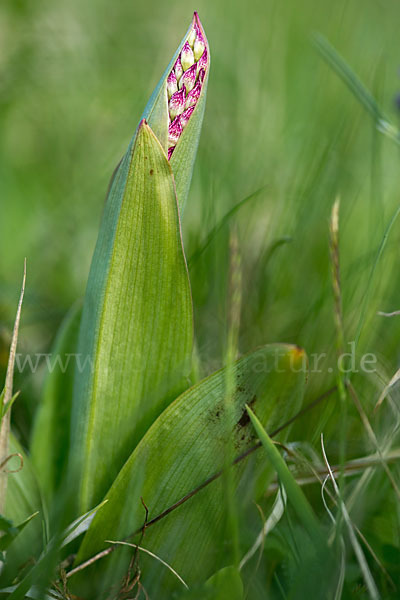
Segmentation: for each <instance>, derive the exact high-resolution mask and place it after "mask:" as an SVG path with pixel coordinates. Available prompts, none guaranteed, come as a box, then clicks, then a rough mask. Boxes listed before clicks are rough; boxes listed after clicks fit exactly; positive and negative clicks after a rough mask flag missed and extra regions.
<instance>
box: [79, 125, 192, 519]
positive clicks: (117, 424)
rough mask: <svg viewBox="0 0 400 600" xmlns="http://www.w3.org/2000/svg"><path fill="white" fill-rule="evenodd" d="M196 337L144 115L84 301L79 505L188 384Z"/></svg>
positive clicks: (166, 179) (99, 491) (156, 150)
mask: <svg viewBox="0 0 400 600" xmlns="http://www.w3.org/2000/svg"><path fill="white" fill-rule="evenodd" d="M192 344H193V314H192V300H191V292H190V284H189V279H188V273H187V267H186V261H185V256H184V252H183V247H182V240H181V231H180V221H179V214H178V205H177V199H176V193H175V184H174V178H173V174H172V171H171V167H170V164H169V163H168V160H167V157H166V155H165V152H164V150H163V148H162V146H161V144H160V142H159V141H158V139H157V138H156V137H155V135H154V133H153V132H152V130H151V128H150V127H149V126H148V125H147V124H146V122H145V121H142V122H141V125H140V126H139V128H138V131H137V134H136V137H135V139H134V140H133V141H132V143H131V145H130V147H129V149H128V151H127V153H126V155H125V156H124V158H123V160H122V161H121V163H120V165H119V167H118V169H117V171H116V174H115V176H114V178H113V181H112V184H111V187H110V191H109V195H108V198H107V201H106V206H105V210H104V215H103V219H102V224H101V228H100V233H99V237H98V241H97V245H96V249H95V253H94V257H93V261H92V266H91V270H90V275H89V281H88V286H87V292H86V298H85V302H84V309H83V316H82V324H81V332H80V342H79V349H78V353H79V356H80V359H81V368H80V369H77V370H76V386H75V393H74V402H73V415H72V461H71V477H72V478H73V480H74V481H75V482H76V483H77V484H78V487H77V489H78V498H79V500H78V504H79V509H78V510H79V513H83V512H85V511H86V510H89V509H90V508H91V507H93V506H94V505H95V504H96V503H97V502H98V501H99V500H101V499H102V497H103V496H104V494H105V493H106V491H107V489H108V488H109V486H110V485H111V484H112V482H113V480H114V479H115V477H116V475H117V474H118V471H119V470H120V469H121V467H122V465H123V464H124V462H125V460H126V459H127V458H128V457H129V455H130V454H131V452H132V450H133V449H134V448H135V446H136V444H137V442H138V441H139V440H140V439H141V437H142V436H143V434H144V433H145V431H146V430H147V429H148V427H149V426H150V425H151V423H152V422H153V421H154V420H155V418H156V417H157V416H158V415H159V414H160V413H161V412H162V410H163V409H164V408H165V407H166V406H167V405H168V403H169V402H170V401H171V400H173V399H174V398H175V397H176V396H177V395H178V394H179V393H180V392H181V391H182V390H183V389H184V388H185V387H187V385H188V383H187V375H188V373H189V371H190V358H191V352H192Z"/></svg>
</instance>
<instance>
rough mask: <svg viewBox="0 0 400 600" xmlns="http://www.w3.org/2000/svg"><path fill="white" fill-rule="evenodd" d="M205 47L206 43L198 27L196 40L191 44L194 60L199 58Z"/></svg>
mask: <svg viewBox="0 0 400 600" xmlns="http://www.w3.org/2000/svg"><path fill="white" fill-rule="evenodd" d="M205 47H206V45H205V43H204V39H203V36H202V35H201V31H200V29H198V30H197V36H196V41H195V42H194V44H193V54H194V59H195V60H199V58H200V57H201V56H202V54H203V52H204V49H205Z"/></svg>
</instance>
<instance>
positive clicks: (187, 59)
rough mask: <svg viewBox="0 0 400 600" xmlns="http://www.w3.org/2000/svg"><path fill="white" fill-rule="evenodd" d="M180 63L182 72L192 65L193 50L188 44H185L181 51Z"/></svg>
mask: <svg viewBox="0 0 400 600" xmlns="http://www.w3.org/2000/svg"><path fill="white" fill-rule="evenodd" d="M181 63H182V68H183V70H184V71H186V70H187V69H188V68H189V67H191V66H192V64H193V63H194V54H193V48H192V47H191V46H190V45H189V42H185V43H184V45H183V48H182V50H181Z"/></svg>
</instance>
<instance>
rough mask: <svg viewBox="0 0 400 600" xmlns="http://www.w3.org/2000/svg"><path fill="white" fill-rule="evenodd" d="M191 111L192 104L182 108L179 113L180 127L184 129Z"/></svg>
mask: <svg viewBox="0 0 400 600" xmlns="http://www.w3.org/2000/svg"><path fill="white" fill-rule="evenodd" d="M193 111H194V106H190V107H189V108H187V109H186V110H184V111H183V113H182V114H181V125H182V129H184V128H185V127H186V125H187V123H188V121H189V119H190V117H191V116H192V112H193Z"/></svg>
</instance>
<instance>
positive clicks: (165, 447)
mask: <svg viewBox="0 0 400 600" xmlns="http://www.w3.org/2000/svg"><path fill="white" fill-rule="evenodd" d="M304 362H305V354H304V352H303V351H302V350H300V349H298V348H297V347H294V346H289V345H279V344H278V345H271V346H265V347H263V348H261V349H260V350H258V351H256V352H254V353H252V354H250V355H248V356H245V357H243V358H241V359H240V360H239V361H237V362H236V363H234V364H233V365H231V366H230V369H231V370H232V373H233V376H234V382H235V386H234V392H233V394H232V406H231V414H232V421H230V422H229V421H228V419H227V413H226V404H225V393H226V369H222V370H220V371H218V372H217V373H214V374H213V375H211V376H210V377H208V378H207V379H205V380H203V381H202V382H200V383H199V384H197V385H195V386H194V387H192V388H191V389H189V390H188V391H186V392H185V393H184V394H182V395H181V396H180V397H179V398H178V399H177V400H176V401H175V402H173V404H171V405H170V406H169V407H168V408H167V409H166V410H165V411H164V412H163V413H162V414H161V415H160V417H159V418H158V419H157V421H156V422H155V423H154V424H153V426H152V427H151V428H150V430H149V431H148V432H147V434H146V435H145V436H144V438H143V439H142V440H141V442H140V443H139V445H138V446H137V448H136V450H135V451H134V452H133V454H132V455H131V457H130V458H129V460H128V461H127V462H126V464H125V465H124V467H123V469H122V470H121V472H120V474H119V475H118V478H117V479H116V481H115V483H114V484H113V486H112V487H111V489H110V491H109V492H108V494H107V495H106V498H107V499H108V503H107V505H106V506H105V507H104V508H103V510H102V512H101V514H98V515H97V516H96V517H95V519H94V520H93V523H92V525H91V526H90V528H89V530H88V532H87V534H86V536H85V538H84V540H83V543H82V546H81V549H80V551H79V555H78V557H77V561H76V563H77V564H79V563H81V562H83V561H85V560H86V559H88V558H90V557H91V556H93V555H94V554H96V553H97V552H98V551H100V550H102V549H103V548H104V547H105V544H104V540H105V539H116V540H123V539H124V538H126V536H129V535H130V534H132V532H134V531H136V530H138V529H140V527H141V526H142V524H143V518H144V515H143V506H142V503H141V500H140V497H142V498H143V501H144V502H145V504H146V506H148V508H149V511H150V515H149V517H150V518H151V519H153V520H154V518H155V517H157V515H159V514H160V513H162V512H163V511H165V510H166V509H167V508H168V507H171V506H172V505H173V504H174V503H175V502H176V501H177V500H179V499H180V498H183V497H184V496H185V495H186V494H188V493H189V492H191V491H192V490H194V489H196V488H197V487H199V486H201V484H203V483H204V482H205V481H206V480H207V479H208V478H209V477H210V476H212V475H214V474H215V473H216V472H218V471H219V470H220V469H222V468H223V467H224V466H225V452H226V451H227V449H228V440H230V441H231V443H233V447H234V450H235V452H237V454H238V455H239V454H241V453H242V452H244V451H246V450H247V449H249V448H250V447H251V446H252V445H253V444H254V440H255V436H254V432H253V430H252V427H251V424H250V419H249V418H248V416H247V413H246V410H245V404H246V403H250V404H251V405H252V406H255V407H257V412H258V414H260V417H261V419H262V422H263V423H264V424H265V426H268V428H270V429H271V430H273V429H275V428H276V427H277V426H279V425H280V424H282V423H283V422H285V421H287V420H288V419H289V418H290V417H291V416H292V415H293V414H295V413H296V412H297V410H298V408H299V405H300V404H301V401H302V397H303V392H304V385H305V378H306V373H305V370H306V369H305V366H304ZM244 462H245V461H243V463H244ZM243 463H241V464H240V465H236V466H235V467H234V477H235V482H236V486H238V485H239V483H240V481H241V480H242V475H243V472H244V466H245V465H244V464H243ZM253 467H254V465H253ZM139 478H142V484H141V486H140V489H135V493H134V494H129V492H130V490H131V489H132V482H135V481H138V479H139ZM224 490H225V488H224V485H223V483H222V481H221V479H219V480H217V481H214V482H213V483H212V484H210V485H209V486H207V487H206V488H203V489H201V491H200V492H199V493H197V494H195V495H194V496H192V497H191V498H190V500H189V501H187V502H186V503H185V504H182V505H181V506H179V509H177V510H176V511H174V512H173V513H171V514H170V515H168V516H167V517H166V518H163V519H162V520H160V521H158V522H157V523H154V525H152V526H151V527H148V528H146V535H145V536H144V538H143V541H142V543H141V545H144V546H145V547H146V548H148V549H149V550H150V551H152V552H153V553H155V554H156V555H157V556H160V557H161V558H162V559H163V560H165V561H166V562H167V563H168V564H170V565H171V566H172V567H173V568H174V569H175V570H176V571H177V572H178V573H179V574H180V575H181V576H182V577H183V578H184V579H185V581H187V582H188V584H189V585H191V584H192V583H195V582H201V581H204V579H205V578H207V576H208V575H210V574H211V573H212V572H213V570H214V571H215V569H216V568H217V566H218V563H219V562H220V561H221V560H222V559H223V557H222V556H220V555H218V554H216V547H217V546H218V544H217V543H215V544H214V543H213V541H215V540H216V539H217V538H218V536H222V537H223V535H224V506H225V504H224V502H223V494H224ZM115 554H116V556H115V558H114V557H112V556H111V557H109V558H107V559H104V560H103V561H102V564H101V568H102V569H103V570H104V569H105V567H106V566H107V563H108V562H109V565H108V568H109V569H110V572H112V573H117V572H118V568H121V567H122V566H123V565H124V561H123V560H122V558H121V557H122V555H121V554H120V550H118V552H117V553H115ZM141 568H142V575H143V578H144V582H145V583H144V585H145V587H146V589H147V590H148V591H149V593H152V594H154V595H155V597H157V593H158V592H159V591H160V590H161V589H162V590H163V592H164V593H165V592H166V590H167V589H168V586H174V582H173V581H171V580H170V579H168V574H164V573H158V572H157V573H155V572H154V565H153V566H151V565H150V566H149V570H148V572H146V568H145V566H142V567H141ZM84 575H85V578H87V577H88V572H85V573H84ZM72 581H73V579H72Z"/></svg>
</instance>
